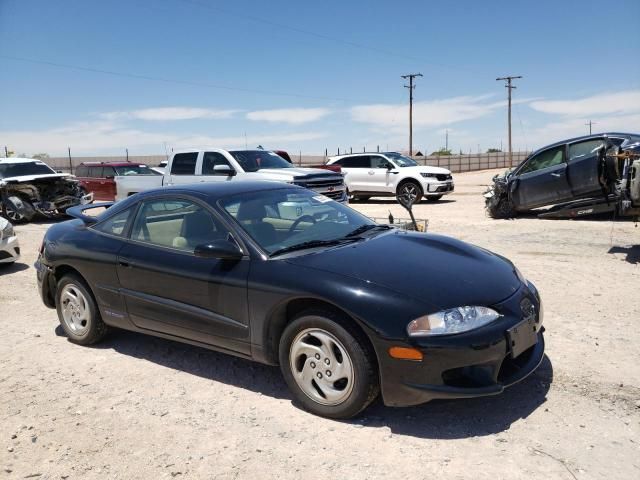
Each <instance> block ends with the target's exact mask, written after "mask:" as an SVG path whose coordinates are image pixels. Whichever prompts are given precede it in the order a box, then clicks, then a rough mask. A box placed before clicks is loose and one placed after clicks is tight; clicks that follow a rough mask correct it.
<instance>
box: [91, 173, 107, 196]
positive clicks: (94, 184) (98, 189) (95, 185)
mask: <svg viewBox="0 0 640 480" xmlns="http://www.w3.org/2000/svg"><path fill="white" fill-rule="evenodd" d="M102 171H103V168H102V167H101V166H100V167H89V181H88V182H87V183H88V184H89V185H90V187H91V188H90V190H91V191H92V192H93V197H94V198H95V199H96V200H106V199H105V198H104V191H103V190H104V185H100V181H101V180H102V179H103V178H102Z"/></svg>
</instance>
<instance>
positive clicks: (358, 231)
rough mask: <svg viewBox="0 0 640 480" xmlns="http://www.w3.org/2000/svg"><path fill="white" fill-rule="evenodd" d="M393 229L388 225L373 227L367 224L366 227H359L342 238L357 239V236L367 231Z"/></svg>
mask: <svg viewBox="0 0 640 480" xmlns="http://www.w3.org/2000/svg"><path fill="white" fill-rule="evenodd" d="M391 228H393V227H390V226H389V225H373V224H370V223H369V224H367V225H361V226H359V227H358V228H356V229H355V230H354V231H353V232H350V233H347V234H346V235H345V236H344V238H351V237H357V236H358V235H361V234H363V233H364V232H368V231H369V230H373V229H382V230H389V229H391Z"/></svg>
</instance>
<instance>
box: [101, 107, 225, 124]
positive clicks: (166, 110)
mask: <svg viewBox="0 0 640 480" xmlns="http://www.w3.org/2000/svg"><path fill="white" fill-rule="evenodd" d="M236 112H238V110H217V109H211V108H194V107H161V108H144V109H142V110H131V111H125V112H108V113H103V114H101V115H100V117H101V118H104V119H106V120H116V119H136V120H149V121H171V120H193V119H197V118H213V119H221V118H230V117H231V116H233V114H235V113H236Z"/></svg>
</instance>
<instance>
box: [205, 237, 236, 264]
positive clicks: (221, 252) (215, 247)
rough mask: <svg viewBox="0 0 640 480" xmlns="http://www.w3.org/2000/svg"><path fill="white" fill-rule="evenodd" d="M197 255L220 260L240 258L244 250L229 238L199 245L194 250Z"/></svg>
mask: <svg viewBox="0 0 640 480" xmlns="http://www.w3.org/2000/svg"><path fill="white" fill-rule="evenodd" d="M193 253H194V255H195V256H196V257H200V258H217V259H218V260H240V259H241V258H242V252H241V251H240V249H239V248H238V246H237V245H236V244H235V243H233V242H230V241H229V240H215V241H213V242H209V243H203V244H200V245H197V246H196V248H195V249H194V250H193Z"/></svg>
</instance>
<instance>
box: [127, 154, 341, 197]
mask: <svg viewBox="0 0 640 480" xmlns="http://www.w3.org/2000/svg"><path fill="white" fill-rule="evenodd" d="M239 180H274V181H280V182H286V183H292V184H294V185H300V186H302V187H305V188H308V189H310V190H313V191H315V192H318V193H320V194H322V195H325V196H327V197H329V198H331V199H333V200H335V201H337V202H346V201H347V192H346V187H345V184H344V178H343V176H342V174H340V173H336V172H332V171H330V170H321V169H315V168H298V167H294V166H293V165H291V164H290V163H289V162H287V161H286V160H284V159H283V158H282V157H280V156H279V155H278V154H276V153H274V152H270V151H267V150H230V151H229V150H222V149H220V148H210V149H192V150H183V151H180V152H176V153H174V154H173V155H172V156H171V158H169V162H168V163H167V166H166V167H165V172H164V174H163V175H162V176H160V175H150V176H142V175H135V176H130V177H127V176H120V177H115V182H116V200H122V199H123V198H127V197H129V196H131V195H133V194H134V193H138V192H142V191H144V190H148V189H150V188H157V187H161V186H163V185H179V184H185V183H197V182H228V181H239Z"/></svg>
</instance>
